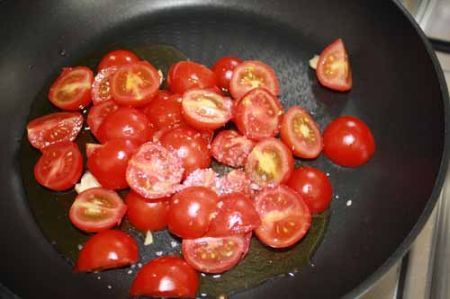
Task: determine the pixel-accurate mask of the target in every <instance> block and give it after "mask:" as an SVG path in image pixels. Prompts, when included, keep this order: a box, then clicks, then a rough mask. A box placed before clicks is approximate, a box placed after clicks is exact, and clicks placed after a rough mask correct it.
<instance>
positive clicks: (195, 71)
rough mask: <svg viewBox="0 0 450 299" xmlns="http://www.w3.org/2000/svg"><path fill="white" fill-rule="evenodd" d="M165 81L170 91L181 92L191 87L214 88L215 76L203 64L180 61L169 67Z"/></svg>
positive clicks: (215, 83)
mask: <svg viewBox="0 0 450 299" xmlns="http://www.w3.org/2000/svg"><path fill="white" fill-rule="evenodd" d="M167 83H168V84H169V89H170V91H171V92H173V93H178V94H183V93H184V92H185V91H187V90H189V89H193V88H214V86H216V85H217V78H216V75H215V74H214V73H213V71H211V70H210V69H209V68H207V67H206V66H204V65H203V64H199V63H196V62H193V61H180V62H178V63H176V64H174V65H172V66H171V67H170V69H169V74H168V76H167Z"/></svg>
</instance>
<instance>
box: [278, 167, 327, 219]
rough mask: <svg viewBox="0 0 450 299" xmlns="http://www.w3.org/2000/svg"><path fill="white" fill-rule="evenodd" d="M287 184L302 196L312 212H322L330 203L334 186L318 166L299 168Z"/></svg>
mask: <svg viewBox="0 0 450 299" xmlns="http://www.w3.org/2000/svg"><path fill="white" fill-rule="evenodd" d="M287 185H288V186H289V187H291V188H292V189H293V190H294V191H297V193H298V194H300V195H301V196H302V198H303V200H304V201H305V203H306V204H307V205H308V208H309V210H310V211H311V213H321V212H323V211H325V210H326V209H327V208H328V206H329V205H330V202H331V196H332V195H333V187H332V186H331V183H330V180H329V179H328V177H327V176H326V175H325V173H323V172H322V171H320V170H319V169H317V168H313V167H300V168H297V169H296V170H294V172H293V173H292V175H291V178H290V179H289V181H288V182H287Z"/></svg>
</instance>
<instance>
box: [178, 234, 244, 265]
mask: <svg viewBox="0 0 450 299" xmlns="http://www.w3.org/2000/svg"><path fill="white" fill-rule="evenodd" d="M245 246H248V243H247V242H246V241H245V239H244V237H243V236H241V235H234V236H224V237H216V238H214V237H204V238H198V239H183V242H182V251H183V257H184V259H185V260H186V262H187V263H188V264H190V265H191V266H192V267H194V269H196V270H198V271H201V272H205V273H222V272H225V271H227V270H229V269H231V268H233V267H234V266H236V265H237V263H239V261H240V260H241V257H242V255H243V253H244V251H246V248H245Z"/></svg>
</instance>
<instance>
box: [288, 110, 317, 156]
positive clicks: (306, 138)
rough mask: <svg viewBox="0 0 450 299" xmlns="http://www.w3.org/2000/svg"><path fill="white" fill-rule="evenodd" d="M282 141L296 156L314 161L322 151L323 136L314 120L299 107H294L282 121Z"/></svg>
mask: <svg viewBox="0 0 450 299" xmlns="http://www.w3.org/2000/svg"><path fill="white" fill-rule="evenodd" d="M281 140H283V142H284V143H285V144H286V145H287V146H288V147H289V148H290V149H291V150H292V152H293V154H294V156H296V157H299V158H306V159H312V158H316V157H317V156H319V154H320V152H321V151H322V136H321V135H320V130H319V126H318V125H317V124H316V122H315V121H314V119H313V118H312V117H311V116H310V115H309V114H308V112H306V111H305V110H304V109H303V108H301V107H299V106H292V107H291V108H289V110H288V111H287V113H286V114H285V115H284V116H283V120H282V121H281Z"/></svg>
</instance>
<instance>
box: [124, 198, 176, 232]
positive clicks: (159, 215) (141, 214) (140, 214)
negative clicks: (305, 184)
mask: <svg viewBox="0 0 450 299" xmlns="http://www.w3.org/2000/svg"><path fill="white" fill-rule="evenodd" d="M169 199H170V198H162V199H159V200H158V201H151V202H150V201H148V200H147V199H146V198H143V197H142V196H140V195H139V194H137V193H136V192H133V191H130V192H129V193H128V194H127V196H126V197H125V203H126V205H127V207H128V208H127V218H128V220H129V221H130V223H131V225H133V226H134V227H135V228H137V229H138V230H140V231H143V232H145V231H157V230H161V229H163V228H164V227H166V226H167V215H168V213H169V203H170V201H169Z"/></svg>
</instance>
